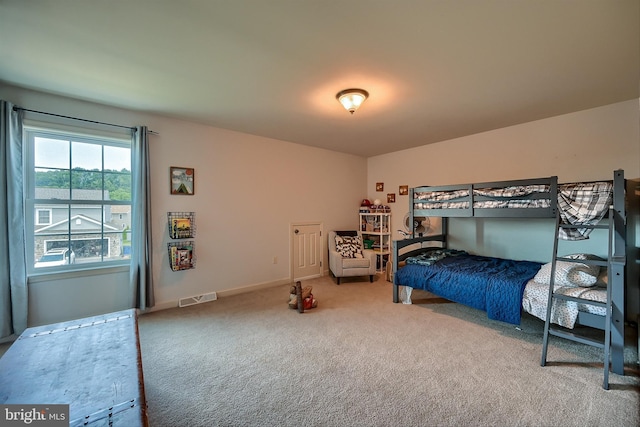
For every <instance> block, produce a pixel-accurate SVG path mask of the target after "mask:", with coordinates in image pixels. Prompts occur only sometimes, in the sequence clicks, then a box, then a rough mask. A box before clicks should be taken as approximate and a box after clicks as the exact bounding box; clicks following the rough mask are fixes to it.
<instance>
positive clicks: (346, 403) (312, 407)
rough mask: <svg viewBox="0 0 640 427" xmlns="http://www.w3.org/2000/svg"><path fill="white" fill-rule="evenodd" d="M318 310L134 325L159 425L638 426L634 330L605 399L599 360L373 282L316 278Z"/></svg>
mask: <svg viewBox="0 0 640 427" xmlns="http://www.w3.org/2000/svg"><path fill="white" fill-rule="evenodd" d="M303 285H312V286H313V291H314V292H313V293H314V295H315V297H316V298H317V299H318V301H319V306H318V307H317V308H315V309H313V310H309V311H306V312H305V313H304V314H299V313H298V312H297V311H295V310H291V309H289V308H288V307H287V304H286V302H287V301H288V293H289V286H288V285H287V286H278V287H275V288H271V289H263V290H260V291H257V292H252V293H249V294H240V295H234V296H231V297H227V298H220V299H218V300H217V301H213V302H209V303H206V304H201V305H196V306H191V307H186V308H175V309H170V310H163V311H158V312H153V313H150V314H146V315H143V316H140V319H139V328H140V337H141V338H140V339H141V348H142V358H143V366H144V375H145V387H146V395H147V401H148V406H149V417H150V422H151V426H152V427H162V426H172V427H176V426H189V427H195V426H300V425H307V426H438V425H440V426H462V425H465V426H466V425H473V426H637V425H639V423H640V413H639V412H640V410H639V409H638V408H639V403H640V372H639V369H638V365H637V348H636V347H635V346H636V341H635V339H634V337H635V335H634V334H635V331H630V334H629V336H630V339H629V346H628V348H627V349H626V353H625V366H626V375H625V376H619V375H615V374H611V376H610V382H611V390H609V391H605V390H603V389H602V387H601V385H602V375H603V372H602V355H601V351H599V350H598V349H595V348H593V347H588V346H583V345H580V344H575V343H572V342H568V341H565V340H560V339H557V338H554V337H552V338H551V339H552V341H551V345H550V348H549V357H548V360H549V361H550V363H549V364H548V366H546V367H541V366H540V352H541V344H542V329H543V322H542V321H539V320H537V319H534V318H532V317H530V316H525V317H524V319H523V322H522V324H521V325H520V327H519V328H515V327H514V326H513V325H509V324H505V323H501V322H496V321H491V320H488V319H487V318H486V314H485V313H484V312H480V311H477V310H474V309H471V308H468V307H464V306H462V305H459V304H453V303H447V302H445V301H443V300H442V299H439V298H434V297H433V296H431V295H429V294H426V293H422V294H421V293H418V292H414V301H416V304H413V305H403V304H393V303H392V302H391V284H390V283H388V282H386V281H384V280H383V278H382V277H378V278H377V280H376V281H375V282H374V283H369V282H368V280H366V279H360V278H357V279H343V283H342V284H341V285H340V286H337V285H335V283H334V282H333V281H332V279H331V278H329V277H323V278H319V279H314V280H310V281H307V282H304V283H303Z"/></svg>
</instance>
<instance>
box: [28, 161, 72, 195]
mask: <svg viewBox="0 0 640 427" xmlns="http://www.w3.org/2000/svg"><path fill="white" fill-rule="evenodd" d="M35 187H36V194H35V197H36V199H65V200H66V199H68V198H69V170H58V169H45V168H37V169H36V171H35Z"/></svg>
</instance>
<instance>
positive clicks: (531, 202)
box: [413, 184, 551, 209]
mask: <svg viewBox="0 0 640 427" xmlns="http://www.w3.org/2000/svg"><path fill="white" fill-rule="evenodd" d="M427 188H428V187H427ZM427 188H425V191H416V192H415V193H414V206H413V207H414V209H467V208H469V205H470V204H471V201H470V199H471V198H470V196H471V195H472V194H473V196H474V200H473V208H475V209H479V208H490V209H497V208H507V209H509V208H548V207H550V206H551V200H550V199H549V198H548V197H547V198H530V197H531V196H533V195H543V196H544V195H546V194H549V192H550V188H551V187H550V186H549V185H546V184H533V185H515V186H509V187H503V188H493V187H486V188H473V189H471V188H467V189H455V190H439V191H429V190H428V189H427ZM477 196H483V197H485V198H490V199H491V200H486V199H485V200H476V198H475V197H477ZM415 200H419V202H415Z"/></svg>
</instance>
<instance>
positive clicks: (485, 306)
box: [396, 253, 542, 325]
mask: <svg viewBox="0 0 640 427" xmlns="http://www.w3.org/2000/svg"><path fill="white" fill-rule="evenodd" d="M413 262H414V261H411V260H410V258H408V259H407V265H405V266H404V267H403V268H401V269H399V270H398V271H397V273H396V275H397V282H396V283H397V284H398V285H401V286H409V287H411V288H414V289H422V290H425V291H429V292H432V293H434V294H436V295H438V296H440V297H443V298H446V299H448V300H450V301H454V302H457V303H460V304H464V305H468V306H470V307H473V308H476V309H479V310H483V311H486V312H487V316H488V317H489V318H490V319H493V320H500V321H503V322H507V323H511V324H516V325H518V324H520V313H521V304H522V294H523V292H524V287H525V285H526V284H527V282H528V281H529V280H530V279H532V278H533V277H534V276H535V275H536V273H537V272H538V270H540V267H541V265H542V264H541V263H537V262H532V261H514V260H508V259H502V258H492V257H484V256H478V255H470V254H467V253H457V254H455V256H447V257H444V258H442V259H439V260H436V261H435V262H433V263H432V264H431V265H425V264H424V263H422V264H420V263H413Z"/></svg>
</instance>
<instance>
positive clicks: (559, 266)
mask: <svg viewBox="0 0 640 427" xmlns="http://www.w3.org/2000/svg"><path fill="white" fill-rule="evenodd" d="M564 258H573V259H576V260H580V259H600V258H598V257H596V256H595V255H588V254H574V255H566V256H564ZM599 273H600V267H599V266H597V265H589V264H585V263H582V262H569V261H558V262H556V277H555V285H556V286H567V287H590V286H594V285H595V284H596V283H597V282H598V275H599ZM533 280H534V281H535V282H538V283H544V284H547V285H548V284H549V282H550V281H551V263H547V264H545V265H543V266H542V267H541V268H540V270H539V271H538V273H537V274H536V276H535V277H534V278H533Z"/></svg>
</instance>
